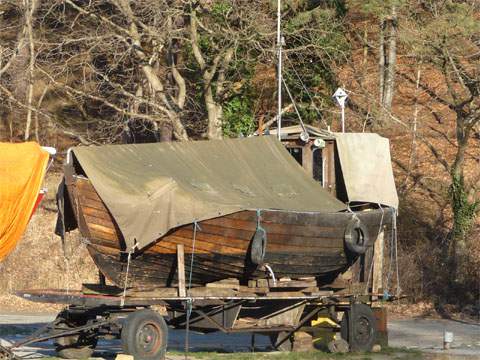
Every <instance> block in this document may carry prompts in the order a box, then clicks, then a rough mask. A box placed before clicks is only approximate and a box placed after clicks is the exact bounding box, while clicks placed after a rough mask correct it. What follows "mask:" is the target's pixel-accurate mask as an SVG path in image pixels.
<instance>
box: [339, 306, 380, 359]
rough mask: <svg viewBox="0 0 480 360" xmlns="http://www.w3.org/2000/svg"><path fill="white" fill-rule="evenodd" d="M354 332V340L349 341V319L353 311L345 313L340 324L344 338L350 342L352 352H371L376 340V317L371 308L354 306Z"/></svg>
mask: <svg viewBox="0 0 480 360" xmlns="http://www.w3.org/2000/svg"><path fill="white" fill-rule="evenodd" d="M352 308H353V318H352V324H353V329H352V330H353V331H352V339H349V317H350V316H351V314H352V311H351V310H347V311H345V313H344V315H343V319H342V322H341V323H340V333H341V335H342V338H343V339H344V340H346V341H347V342H348V344H349V345H350V350H351V351H371V350H372V348H373V345H375V340H376V330H375V329H376V327H375V317H374V315H373V311H372V309H371V308H370V306H368V305H365V304H353V305H352Z"/></svg>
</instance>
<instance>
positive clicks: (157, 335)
mask: <svg viewBox="0 0 480 360" xmlns="http://www.w3.org/2000/svg"><path fill="white" fill-rule="evenodd" d="M167 334H168V327H167V324H166V323H165V320H164V319H163V317H162V316H160V314H158V313H157V312H156V311H153V310H149V309H144V310H139V311H135V312H133V313H131V314H130V315H128V316H127V318H126V319H125V322H124V324H123V327H122V334H121V337H122V347H123V350H124V352H125V353H126V354H128V355H132V356H133V357H134V358H135V360H158V359H164V358H165V353H166V352H167V338H168V336H167Z"/></svg>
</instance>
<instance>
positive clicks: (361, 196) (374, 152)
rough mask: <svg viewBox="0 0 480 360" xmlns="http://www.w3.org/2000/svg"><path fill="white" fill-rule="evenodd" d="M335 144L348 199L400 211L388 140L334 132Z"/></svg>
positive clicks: (374, 135) (367, 134)
mask: <svg viewBox="0 0 480 360" xmlns="http://www.w3.org/2000/svg"><path fill="white" fill-rule="evenodd" d="M335 141H336V145H337V150H338V158H339V160H340V166H341V169H342V175H343V181H344V183H345V188H346V191H347V196H348V200H349V201H351V202H352V201H359V202H371V203H376V204H382V205H387V206H391V207H393V208H395V209H397V210H398V196H397V189H396V187H395V180H394V178H393V169H392V160H391V158H390V142H389V141H388V139H387V138H384V137H381V136H380V135H378V134H374V133H335Z"/></svg>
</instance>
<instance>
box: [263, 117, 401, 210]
mask: <svg viewBox="0 0 480 360" xmlns="http://www.w3.org/2000/svg"><path fill="white" fill-rule="evenodd" d="M276 133H277V131H276V129H274V130H272V131H270V134H272V135H276ZM281 141H282V143H283V144H284V145H285V147H286V148H287V150H288V151H289V153H290V154H291V155H292V156H293V157H294V159H295V160H296V161H297V162H298V163H299V164H300V165H301V166H302V167H303V168H304V169H305V171H306V172H307V173H308V174H309V175H310V176H312V177H313V179H315V180H316V181H318V182H319V183H320V184H322V186H323V187H324V188H325V189H326V190H327V191H328V192H330V193H331V194H332V195H333V196H335V197H336V198H337V199H338V200H340V201H342V202H344V203H348V204H350V205H351V206H360V207H365V206H366V207H371V206H372V205H373V206H379V205H380V204H381V205H386V206H391V207H393V208H395V209H397V208H398V196H397V191H396V188H395V181H394V178H393V169H392V163H391V157H390V143H389V141H388V139H386V138H383V137H381V136H379V135H378V134H375V133H332V132H330V131H326V130H322V129H319V128H316V127H313V126H310V125H305V127H302V126H300V125H296V126H289V127H284V128H282V132H281Z"/></svg>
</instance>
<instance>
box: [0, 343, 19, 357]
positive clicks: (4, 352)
mask: <svg viewBox="0 0 480 360" xmlns="http://www.w3.org/2000/svg"><path fill="white" fill-rule="evenodd" d="M0 360H20V358H19V357H18V356H17V355H15V354H14V353H13V351H12V350H10V349H9V348H7V347H5V346H2V345H0Z"/></svg>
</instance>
